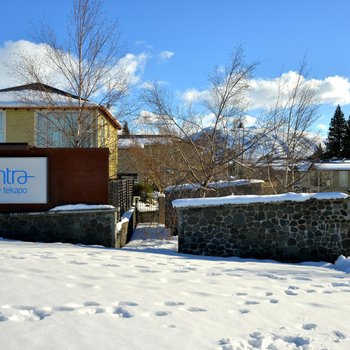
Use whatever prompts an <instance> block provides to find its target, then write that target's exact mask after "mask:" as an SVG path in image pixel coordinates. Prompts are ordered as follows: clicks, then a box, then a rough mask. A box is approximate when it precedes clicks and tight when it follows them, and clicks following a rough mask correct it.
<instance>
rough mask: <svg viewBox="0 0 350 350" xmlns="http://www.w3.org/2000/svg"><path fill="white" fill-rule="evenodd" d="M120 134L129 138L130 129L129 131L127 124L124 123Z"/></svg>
mask: <svg viewBox="0 0 350 350" xmlns="http://www.w3.org/2000/svg"><path fill="white" fill-rule="evenodd" d="M122 133H123V135H128V136H130V129H129V125H128V122H124V125H123V130H122Z"/></svg>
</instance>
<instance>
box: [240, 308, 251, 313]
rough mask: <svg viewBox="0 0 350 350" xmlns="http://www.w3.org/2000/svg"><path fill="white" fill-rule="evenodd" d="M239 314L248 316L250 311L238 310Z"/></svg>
mask: <svg viewBox="0 0 350 350" xmlns="http://www.w3.org/2000/svg"><path fill="white" fill-rule="evenodd" d="M239 312H240V313H241V314H248V313H249V312H250V310H248V309H240V310H239Z"/></svg>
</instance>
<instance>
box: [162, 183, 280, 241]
mask: <svg viewBox="0 0 350 350" xmlns="http://www.w3.org/2000/svg"><path fill="white" fill-rule="evenodd" d="M273 186H274V187H276V185H275V184H274V185H273ZM273 193H274V191H273V188H272V186H271V184H270V183H267V182H258V183H249V181H247V183H246V184H244V183H243V184H240V185H228V186H222V187H220V186H218V187H216V188H210V189H209V190H207V191H205V197H207V198H208V197H222V196H229V195H232V194H234V195H236V196H239V195H250V194H256V195H266V194H273ZM198 197H203V189H201V188H194V189H186V188H181V186H178V187H173V186H171V187H169V188H168V189H167V190H165V227H167V228H170V231H171V233H172V234H173V235H176V234H177V212H176V210H175V209H174V208H173V206H172V201H173V200H175V199H178V198H198Z"/></svg>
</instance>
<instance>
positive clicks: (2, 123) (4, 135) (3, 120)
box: [0, 112, 6, 142]
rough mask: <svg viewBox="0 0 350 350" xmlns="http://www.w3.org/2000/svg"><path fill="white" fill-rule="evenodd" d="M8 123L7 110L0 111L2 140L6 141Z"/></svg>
mask: <svg viewBox="0 0 350 350" xmlns="http://www.w3.org/2000/svg"><path fill="white" fill-rule="evenodd" d="M5 130H6V124H5V112H0V142H5V141H6V134H5Z"/></svg>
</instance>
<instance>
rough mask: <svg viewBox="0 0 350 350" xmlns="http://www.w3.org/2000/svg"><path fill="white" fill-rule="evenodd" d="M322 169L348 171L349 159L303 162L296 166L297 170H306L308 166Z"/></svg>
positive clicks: (349, 168)
mask: <svg viewBox="0 0 350 350" xmlns="http://www.w3.org/2000/svg"><path fill="white" fill-rule="evenodd" d="M312 167H313V168H314V169H316V170H322V171H333V170H336V171H341V170H344V171H350V159H335V160H328V161H324V162H319V163H304V164H301V165H299V166H298V169H299V171H302V172H304V171H308V170H309V169H310V168H312Z"/></svg>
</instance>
